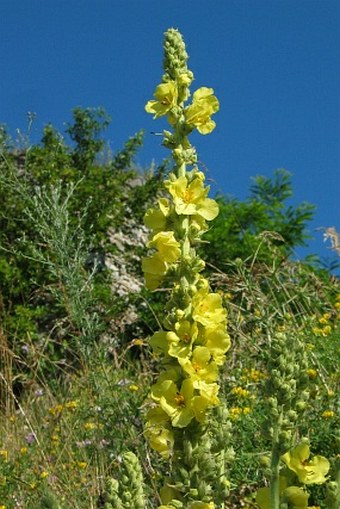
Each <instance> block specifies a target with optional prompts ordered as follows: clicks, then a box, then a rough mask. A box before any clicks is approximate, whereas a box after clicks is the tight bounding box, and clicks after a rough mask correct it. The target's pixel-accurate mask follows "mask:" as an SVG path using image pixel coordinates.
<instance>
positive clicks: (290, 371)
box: [266, 332, 309, 454]
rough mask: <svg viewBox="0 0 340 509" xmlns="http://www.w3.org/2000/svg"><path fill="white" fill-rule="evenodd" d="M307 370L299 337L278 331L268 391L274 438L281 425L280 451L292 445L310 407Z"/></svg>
mask: <svg viewBox="0 0 340 509" xmlns="http://www.w3.org/2000/svg"><path fill="white" fill-rule="evenodd" d="M307 369H308V361H307V356H306V352H305V348H304V344H303V342H302V341H301V340H300V339H299V337H298V336H295V337H294V338H292V337H290V336H288V335H286V333H284V332H280V333H277V334H276V335H275V336H274V337H273V338H272V340H271V347H270V352H269V356H268V372H269V377H268V379H267V384H266V385H267V386H266V390H267V395H268V403H269V409H270V410H269V412H270V415H269V416H268V419H267V424H268V428H269V432H270V435H271V437H272V438H273V436H274V429H275V428H279V429H275V431H276V432H277V440H278V444H277V446H278V451H279V453H280V454H283V453H285V452H286V451H287V450H288V449H289V448H290V447H291V446H292V443H293V438H294V432H295V429H296V426H297V424H298V420H299V418H301V415H302V413H303V412H304V410H305V408H306V404H307V401H308V397H309V393H308V390H307V386H308V374H307Z"/></svg>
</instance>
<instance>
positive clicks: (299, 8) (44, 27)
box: [0, 0, 340, 257]
mask: <svg viewBox="0 0 340 509" xmlns="http://www.w3.org/2000/svg"><path fill="white" fill-rule="evenodd" d="M169 27H175V28H178V29H179V30H180V31H181V32H182V34H183V35H184V38H185V41H186V43H187V48H188V52H189V54H190V67H191V69H192V70H193V72H194V74H195V78H196V81H195V86H197V87H199V86H209V87H213V88H214V90H215V93H216V95H217V96H218V98H219V100H220V104H221V109H220V112H219V113H218V114H217V115H216V116H215V119H216V122H217V128H216V130H215V131H214V132H213V133H212V134H211V135H209V136H195V139H194V143H195V145H196V147H197V149H198V152H199V155H200V159H201V160H202V161H203V163H204V164H205V166H206V167H207V168H208V173H209V175H208V176H209V177H210V178H212V179H214V181H215V182H216V184H215V185H214V190H217V189H219V190H221V191H222V192H223V193H224V194H231V195H233V196H236V197H237V198H240V199H244V198H245V197H246V196H247V194H248V190H249V186H250V185H251V177H253V176H255V175H257V174H262V175H268V176H270V175H272V172H273V170H274V169H276V168H281V167H284V168H286V169H287V170H289V171H290V172H292V174H293V185H294V192H295V195H294V199H293V203H300V202H301V201H308V202H311V203H313V204H315V205H317V213H316V217H315V220H314V221H313V223H312V224H311V226H310V231H311V233H312V235H313V236H314V238H315V240H314V241H312V242H310V246H309V248H308V249H307V250H303V251H299V252H298V254H299V255H305V254H307V253H315V252H316V253H318V254H319V255H320V256H321V257H328V256H330V255H331V252H330V250H329V249H327V246H329V243H327V244H326V245H325V244H324V243H323V241H322V232H321V231H318V230H317V228H319V227H327V226H335V227H336V228H337V229H338V231H340V143H339V142H340V140H339V135H340V1H339V0H215V1H214V0H211V1H208V0H171V1H170V0H162V1H158V0H157V1H156V0H67V1H65V0H1V1H0V43H1V45H0V50H1V57H0V61H1V80H0V122H2V123H5V124H7V125H8V127H9V128H10V131H11V132H14V131H15V129H16V128H19V129H20V131H21V132H22V133H25V132H26V131H27V118H26V114H27V112H28V111H30V112H35V113H36V114H37V119H36V121H35V123H34V125H33V127H32V132H31V138H32V139H33V140H34V141H36V140H38V139H39V137H40V135H41V130H42V126H43V125H44V124H46V123H48V122H52V123H53V124H54V125H55V126H56V127H57V128H58V129H60V130H63V127H64V123H65V122H67V121H70V120H71V110H72V109H73V108H74V107H75V106H83V107H92V106H93V107H97V106H103V107H104V108H105V109H106V111H107V112H108V113H109V115H110V116H111V117H112V124H111V126H110V129H109V130H108V132H107V138H108V140H109V141H110V145H111V147H112V149H113V150H118V149H119V148H120V147H121V146H122V145H123V143H124V141H125V140H126V139H127V138H128V137H129V136H131V135H133V134H134V133H135V132H137V131H138V130H139V129H141V128H144V129H146V131H147V133H149V132H150V131H154V130H156V131H157V130H159V131H161V130H162V129H163V128H165V126H166V124H165V123H164V122H163V121H162V120H159V121H158V122H155V121H153V120H152V117H151V116H150V115H147V114H146V113H145V112H144V104H145V102H146V101H147V100H148V99H150V98H151V97H152V93H153V91H154V88H155V86H156V85H157V84H158V83H159V81H160V76H161V72H162V71H161V63H162V39H163V32H164V31H165V30H166V29H167V28H169ZM165 156H167V151H166V150H165V149H164V148H162V147H161V146H160V138H158V137H156V136H152V135H151V134H147V135H146V139H145V146H144V148H143V149H142V151H141V152H140V154H139V156H138V162H139V163H140V164H142V165H143V166H147V164H148V163H149V162H150V161H151V160H152V159H155V160H156V161H161V159H162V158H163V157H165Z"/></svg>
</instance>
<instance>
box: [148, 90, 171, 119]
mask: <svg viewBox="0 0 340 509" xmlns="http://www.w3.org/2000/svg"><path fill="white" fill-rule="evenodd" d="M154 97H155V98H156V100H152V101H148V102H147V103H146V105H145V111H147V112H148V113H152V114H154V117H153V118H158V117H161V116H162V115H165V114H166V113H168V112H169V111H170V110H171V109H172V108H173V107H174V106H176V105H177V98H178V90H177V84H176V82H175V81H168V82H167V83H161V84H160V85H158V87H157V88H156V90H155V93H154Z"/></svg>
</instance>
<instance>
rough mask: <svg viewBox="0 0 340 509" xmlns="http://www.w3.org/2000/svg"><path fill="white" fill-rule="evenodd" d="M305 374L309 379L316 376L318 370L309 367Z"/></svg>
mask: <svg viewBox="0 0 340 509" xmlns="http://www.w3.org/2000/svg"><path fill="white" fill-rule="evenodd" d="M307 375H308V377H309V378H311V379H312V378H316V377H317V376H318V372H317V371H316V369H313V368H310V369H307Z"/></svg>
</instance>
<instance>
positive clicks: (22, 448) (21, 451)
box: [20, 447, 28, 456]
mask: <svg viewBox="0 0 340 509" xmlns="http://www.w3.org/2000/svg"><path fill="white" fill-rule="evenodd" d="M27 451H28V449H27V447H21V448H20V454H22V455H23V456H24V455H25V454H27Z"/></svg>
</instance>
